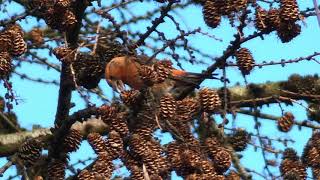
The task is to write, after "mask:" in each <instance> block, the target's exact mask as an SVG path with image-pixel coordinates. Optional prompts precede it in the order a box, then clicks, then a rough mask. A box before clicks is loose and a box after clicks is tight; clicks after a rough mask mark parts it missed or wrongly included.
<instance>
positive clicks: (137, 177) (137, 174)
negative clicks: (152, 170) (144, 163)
mask: <svg viewBox="0 0 320 180" xmlns="http://www.w3.org/2000/svg"><path fill="white" fill-rule="evenodd" d="M130 178H131V179H134V180H144V174H143V171H142V169H141V168H139V167H138V166H133V167H132V169H131V175H130Z"/></svg>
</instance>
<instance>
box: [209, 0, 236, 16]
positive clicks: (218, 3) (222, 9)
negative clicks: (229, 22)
mask: <svg viewBox="0 0 320 180" xmlns="http://www.w3.org/2000/svg"><path fill="white" fill-rule="evenodd" d="M213 2H214V6H215V8H216V9H217V12H218V14H219V15H222V16H226V15H230V14H231V13H232V10H234V8H235V7H234V4H233V2H231V1H230V0H214V1H213Z"/></svg>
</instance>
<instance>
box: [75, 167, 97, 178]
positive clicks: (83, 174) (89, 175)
mask: <svg viewBox="0 0 320 180" xmlns="http://www.w3.org/2000/svg"><path fill="white" fill-rule="evenodd" d="M77 178H78V180H94V179H95V178H94V175H93V173H91V172H90V171H88V170H86V169H84V170H82V171H81V172H80V173H79V174H78V176H77Z"/></svg>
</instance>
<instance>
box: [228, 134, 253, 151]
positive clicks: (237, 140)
mask: <svg viewBox="0 0 320 180" xmlns="http://www.w3.org/2000/svg"><path fill="white" fill-rule="evenodd" d="M227 140H228V142H229V143H230V144H231V146H232V147H233V149H234V150H235V151H243V150H245V149H246V147H247V144H248V142H249V141H250V137H249V134H248V132H247V131H245V130H243V129H237V130H236V131H235V132H234V133H233V134H231V135H230V136H229V137H228V138H227Z"/></svg>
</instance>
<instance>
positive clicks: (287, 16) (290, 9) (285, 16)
mask: <svg viewBox="0 0 320 180" xmlns="http://www.w3.org/2000/svg"><path fill="white" fill-rule="evenodd" d="M280 11H281V12H280V17H281V19H282V20H284V21H291V22H295V21H297V20H299V7H298V3H297V1H296V0H280Z"/></svg>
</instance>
